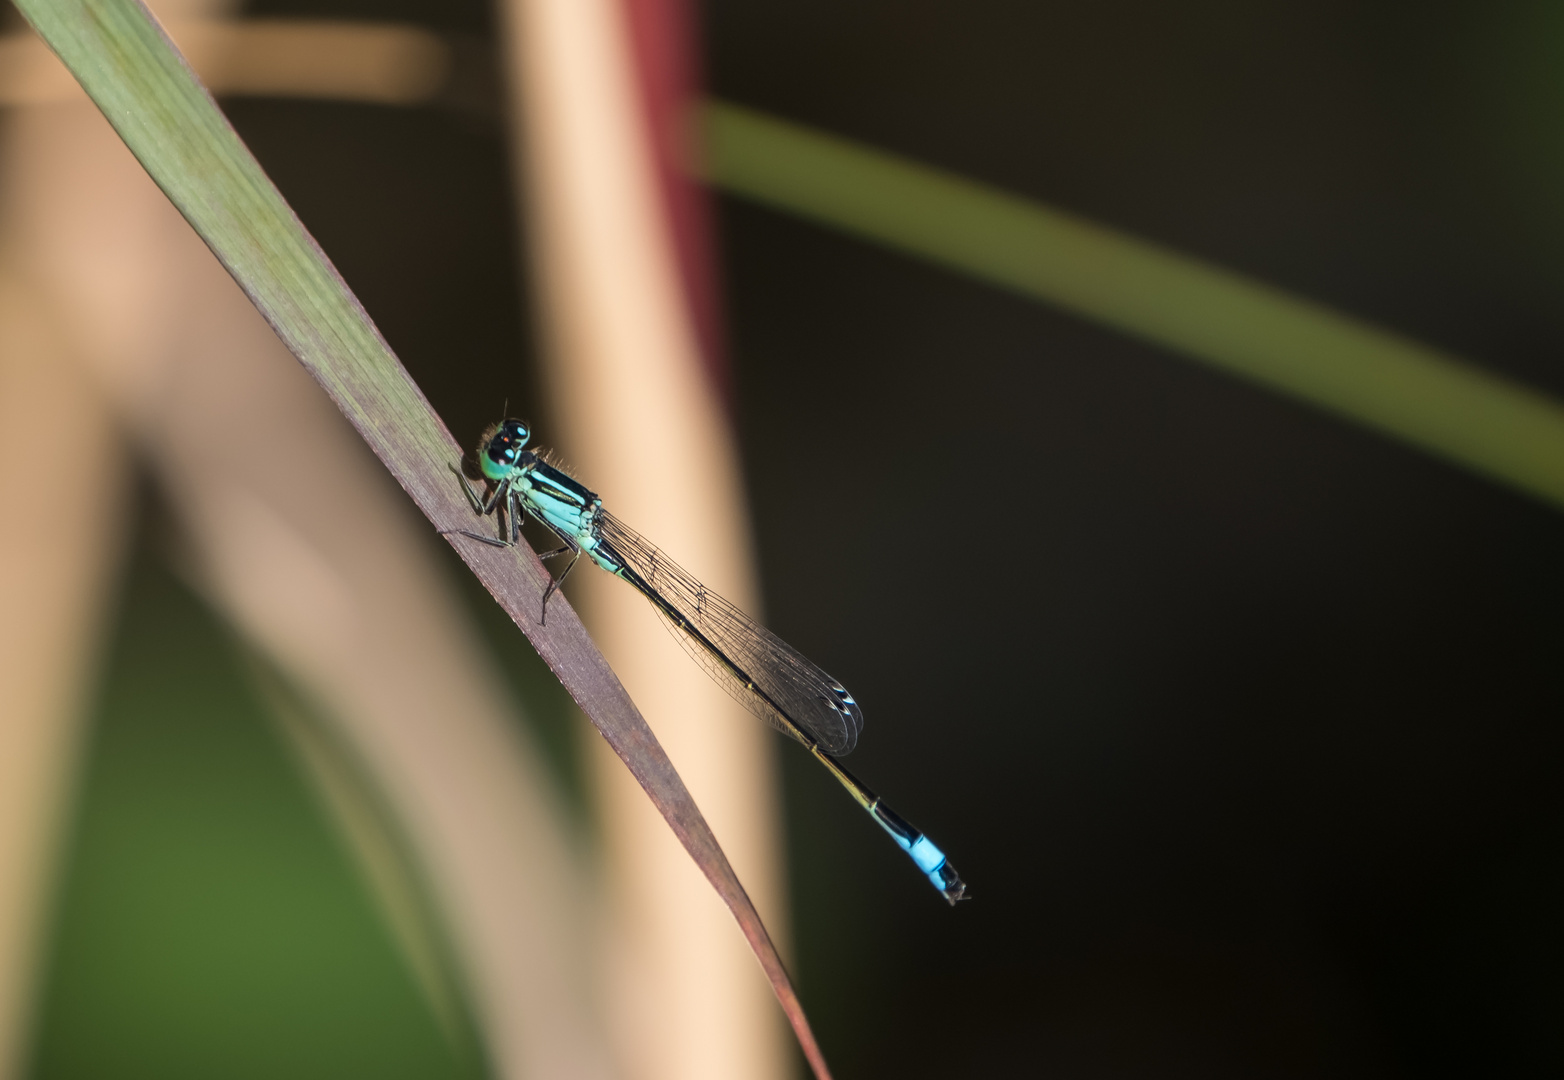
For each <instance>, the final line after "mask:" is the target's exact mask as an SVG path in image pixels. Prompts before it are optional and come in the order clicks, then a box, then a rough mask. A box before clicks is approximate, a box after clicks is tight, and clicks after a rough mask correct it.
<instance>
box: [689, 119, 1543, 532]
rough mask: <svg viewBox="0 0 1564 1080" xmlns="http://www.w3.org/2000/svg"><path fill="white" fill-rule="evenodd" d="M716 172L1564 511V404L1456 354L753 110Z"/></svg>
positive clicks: (713, 165) (723, 129) (722, 136)
mask: <svg viewBox="0 0 1564 1080" xmlns="http://www.w3.org/2000/svg"><path fill="white" fill-rule="evenodd" d="M702 118H703V123H704V129H705V148H706V160H705V163H704V167H705V169H706V171H707V175H708V177H709V179H710V180H711V181H712V182H713V183H715V184H717V185H719V186H720V187H723V188H726V189H727V190H729V191H732V192H734V193H736V194H739V195H743V196H745V197H747V198H750V199H753V200H755V201H757V202H760V203H764V204H766V205H768V206H772V207H775V208H777V209H781V210H785V211H788V212H790V213H793V214H798V215H800V216H803V217H806V218H810V219H812V220H815V221H819V222H822V223H824V224H827V225H830V226H833V227H835V228H838V229H842V230H843V231H845V232H849V233H853V234H855V235H858V236H862V237H865V238H867V239H870V240H874V241H877V242H879V243H881V244H884V245H886V246H888V247H892V248H895V249H897V250H900V251H904V252H906V253H908V254H912V255H917V256H919V257H921V258H924V259H928V260H929V261H931V262H934V263H938V264H939V265H942V266H946V267H949V268H950V269H953V270H956V271H958V272H960V273H964V274H968V275H970V276H972V277H975V278H979V279H981V280H983V281H987V282H989V283H991V284H994V285H998V286H1000V287H1002V288H1006V289H1009V290H1011V291H1013V292H1017V293H1020V294H1022V295H1023V296H1027V297H1031V298H1032V299H1036V300H1043V301H1045V302H1047V303H1050V304H1053V305H1055V306H1057V307H1060V308H1063V309H1064V310H1066V311H1071V312H1074V313H1075V314H1077V315H1081V316H1083V317H1085V318H1087V319H1091V320H1093V321H1095V322H1099V323H1102V324H1104V325H1106V326H1110V327H1112V328H1114V329H1116V330H1119V331H1121V332H1123V333H1125V334H1129V335H1130V336H1132V337H1137V338H1140V339H1142V340H1144V341H1149V342H1151V343H1153V344H1156V345H1160V346H1162V347H1164V348H1167V349H1171V350H1172V351H1174V352H1177V353H1181V354H1182V355H1184V356H1187V357H1189V358H1190V359H1193V360H1199V361H1201V362H1202V363H1206V364H1210V365H1211V366H1212V367H1216V368H1220V369H1221V370H1223V371H1226V372H1228V373H1229V374H1232V375H1237V376H1239V377H1241V378H1244V379H1247V380H1249V381H1250V382H1253V383H1256V384H1258V385H1261V386H1264V387H1266V388H1267V389H1270V390H1276V391H1280V392H1282V393H1284V394H1289V395H1291V396H1293V397H1297V398H1301V399H1302V400H1304V401H1308V402H1310V403H1311V404H1314V405H1316V406H1319V407H1320V408H1322V409H1325V410H1327V411H1329V412H1332V413H1336V414H1337V415H1339V416H1343V417H1346V418H1347V419H1349V420H1352V421H1355V422H1356V423H1359V424H1362V425H1364V426H1365V427H1369V428H1373V429H1374V430H1376V431H1379V432H1381V433H1383V434H1386V435H1390V436H1392V437H1393V438H1397V439H1400V440H1402V441H1403V442H1407V443H1410V444H1412V445H1413V446H1416V447H1418V448H1419V449H1422V450H1426V451H1428V452H1429V453H1432V454H1434V455H1436V456H1438V457H1442V458H1444V459H1445V460H1447V461H1452V462H1455V463H1456V464H1459V465H1462V466H1464V467H1466V468H1468V469H1470V470H1472V471H1473V472H1475V473H1478V474H1480V475H1483V476H1486V477H1488V478H1489V479H1491V480H1497V481H1498V482H1500V483H1502V484H1506V485H1508V486H1510V487H1512V488H1516V489H1518V490H1520V491H1523V492H1526V493H1527V494H1529V495H1533V496H1535V497H1537V498H1540V499H1542V500H1543V501H1545V502H1549V503H1552V504H1553V505H1555V506H1564V405H1560V403H1559V402H1557V401H1555V400H1553V399H1552V398H1550V397H1548V396H1547V395H1545V394H1541V393H1538V392H1537V391H1535V390H1531V389H1529V388H1527V387H1525V386H1522V385H1520V384H1518V383H1514V382H1511V381H1509V380H1506V379H1503V378H1501V377H1499V376H1497V375H1493V374H1490V373H1489V372H1486V371H1483V370H1482V369H1480V368H1477V367H1474V366H1472V365H1471V364H1468V363H1466V362H1464V361H1462V360H1459V359H1457V358H1455V357H1453V356H1449V355H1446V354H1444V353H1441V352H1439V351H1438V350H1436V349H1431V348H1429V347H1428V346H1426V345H1421V344H1419V343H1417V342H1415V341H1411V340H1409V339H1407V338H1404V337H1401V336H1398V335H1396V334H1393V333H1391V332H1389V331H1386V330H1382V329H1379V328H1378V327H1374V326H1371V325H1369V324H1367V323H1365V322H1361V321H1359V320H1357V319H1353V318H1350V317H1348V316H1346V315H1342V314H1340V313H1339V312H1335V311H1332V310H1330V309H1329V308H1326V307H1324V306H1322V305H1319V304H1314V303H1311V302H1309V301H1307V300H1303V299H1300V298H1298V297H1295V296H1291V295H1289V294H1287V293H1285V292H1283V291H1282V290H1280V289H1275V288H1271V287H1270V286H1267V285H1264V284H1261V283H1259V282H1256V281H1254V280H1251V279H1249V278H1246V277H1244V276H1242V275H1240V274H1235V273H1233V272H1231V271H1228V270H1224V269H1222V268H1220V267H1217V266H1212V265H1210V264H1209V263H1204V262H1201V261H1200V260H1198V259H1194V258H1190V257H1189V256H1187V255H1180V254H1178V253H1177V252H1174V251H1169V250H1167V249H1165V248H1161V247H1158V246H1157V245H1155V244H1151V243H1148V242H1146V241H1144V240H1139V239H1136V238H1135V237H1132V236H1129V235H1127V234H1125V233H1121V232H1117V231H1115V230H1113V229H1109V228H1105V227H1103V226H1101V225H1097V224H1094V223H1092V222H1089V221H1086V220H1084V219H1081V218H1078V217H1075V216H1073V215H1071V214H1068V213H1065V212H1064V211H1061V210H1056V209H1053V208H1051V207H1048V206H1044V205H1042V204H1041V203H1037V202H1033V201H1031V200H1028V199H1023V198H1019V197H1017V196H1015V195H1011V194H1009V193H1007V192H1004V191H1000V190H998V189H995V188H991V187H988V186H986V185H984V184H980V183H977V182H975V181H972V180H968V179H965V178H963V177H960V176H957V175H955V174H953V173H948V172H944V171H942V170H940V169H935V168H931V167H929V166H927V165H921V164H919V163H917V162H913V161H909V160H907V159H905V158H901V157H898V156H896V155H894V154H889V153H885V152H883V151H880V150H875V149H873V148H870V147H866V146H863V145H861V144H858V143H854V142H851V141H849V140H847V139H841V138H837V137H835V136H832V135H827V134H824V133H822V132H818V131H813V130H810V129H809V128H805V127H801V126H799V125H797V124H791V123H788V122H786V121H783V120H778V119H776V118H774V117H770V116H766V115H764V114H762V113H758V112H754V111H752V110H749V109H744V108H740V107H738V106H736V105H730V104H726V103H722V102H709V103H707V105H706V106H705V108H704V110H703V113H702Z"/></svg>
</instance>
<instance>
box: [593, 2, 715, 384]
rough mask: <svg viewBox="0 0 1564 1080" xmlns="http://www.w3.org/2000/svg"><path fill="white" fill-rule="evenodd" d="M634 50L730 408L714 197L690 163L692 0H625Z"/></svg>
mask: <svg viewBox="0 0 1564 1080" xmlns="http://www.w3.org/2000/svg"><path fill="white" fill-rule="evenodd" d="M621 3H622V4H623V6H624V13H625V22H626V25H627V26H628V28H629V31H630V43H631V49H632V51H633V53H634V62H635V74H636V85H637V89H638V90H639V94H638V95H637V96H638V98H639V101H640V105H641V114H642V117H643V120H644V123H645V129H646V132H647V139H648V143H649V145H650V146H651V150H652V160H653V163H654V165H655V168H656V174H657V188H658V193H659V195H660V196H661V201H662V210H663V219H664V221H665V222H666V223H667V228H668V237H669V241H670V243H671V244H672V246H673V250H674V258H675V260H676V262H677V264H678V270H679V277H680V280H681V282H682V283H683V285H684V290H683V292H684V302H685V308H686V310H687V311H688V312H689V315H690V323H691V325H692V326H693V327H694V329H695V337H696V344H697V345H698V347H699V348H700V353H701V366H702V368H703V369H704V370H705V372H706V375H707V377H708V379H710V381H711V384H712V387H713V389H714V390H715V391H716V393H717V396H718V397H719V398H720V399H721V400H722V402H723V403H724V404H725V405H727V406H728V407H729V408H730V409H731V407H732V403H733V380H732V374H731V372H730V370H729V368H728V364H727V354H726V350H725V349H724V341H723V327H722V304H721V292H720V288H719V285H718V275H717V259H716V243H715V235H714V233H715V230H714V229H713V227H712V214H711V203H710V200H709V198H708V196H707V193H706V189H705V187H704V186H702V185H700V184H698V183H696V182H695V180H694V179H692V177H693V170H692V169H691V168H690V166H691V164H692V163H693V162H694V160H695V155H696V154H698V153H699V147H698V146H697V145H696V142H695V139H696V135H695V129H694V123H693V120H694V109H695V107H696V105H697V104H698V96H699V90H700V83H701V78H700V55H699V50H698V49H697V47H696V26H695V15H694V12H693V11H692V9H691V6H690V3H689V0H621Z"/></svg>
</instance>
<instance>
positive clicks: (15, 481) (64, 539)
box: [0, 139, 129, 1080]
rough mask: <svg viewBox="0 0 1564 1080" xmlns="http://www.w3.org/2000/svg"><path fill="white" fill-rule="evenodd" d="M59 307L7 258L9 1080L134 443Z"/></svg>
mask: <svg viewBox="0 0 1564 1080" xmlns="http://www.w3.org/2000/svg"><path fill="white" fill-rule="evenodd" d="M5 143H9V140H8V139H7V140H5ZM5 143H0V145H5ZM6 148H7V149H9V147H8V146H7V147H6ZM61 316H62V313H61V312H60V311H58V310H57V309H55V308H53V307H52V306H51V305H50V304H48V303H47V302H46V300H44V299H43V298H41V297H39V296H38V295H37V293H36V291H34V290H32V289H31V288H29V284H28V282H27V281H26V280H25V278H24V277H22V276H21V275H19V274H18V273H16V271H15V267H14V266H12V265H11V264H10V262H9V260H7V259H5V257H4V255H3V254H0V1080H10V1078H12V1077H19V1076H21V1075H23V1069H24V1066H25V1055H26V1041H27V1031H28V1028H29V1026H30V1021H31V1019H32V1011H33V1009H32V1000H33V994H32V987H33V985H34V984H35V981H36V977H37V972H38V970H39V964H40V962H41V960H42V959H43V953H44V951H45V950H44V949H43V947H42V946H43V942H44V941H45V940H46V936H47V930H48V927H49V922H50V920H49V919H48V917H47V901H48V896H49V892H50V885H51V883H52V881H53V879H54V868H55V863H56V861H57V860H56V858H55V853H56V852H57V850H58V848H59V843H60V838H61V836H62V835H63V833H64V830H63V828H62V825H63V824H64V821H65V820H66V818H67V817H68V815H67V814H66V807H67V803H68V793H69V792H70V790H71V778H72V775H73V772H74V763H75V760H76V756H77V753H76V751H77V745H78V743H79V741H80V738H79V736H80V728H81V719H82V715H83V710H84V709H85V707H86V705H87V702H88V700H89V699H90V696H91V693H92V688H93V671H94V669H95V664H94V661H95V660H96V658H97V656H96V654H97V652H98V649H97V645H98V641H99V637H100V631H101V630H102V624H103V622H104V614H105V608H106V604H105V603H104V601H105V598H106V597H107V596H108V587H109V582H110V579H111V578H112V576H113V572H114V570H115V568H116V567H117V565H118V563H119V561H120V555H121V552H122V550H123V548H124V544H125V536H126V535H127V533H126V530H125V529H124V527H123V526H124V522H125V514H126V510H127V507H128V504H129V499H127V498H126V481H127V479H128V477H127V473H128V470H127V469H125V467H124V463H123V458H124V448H123V443H122V440H121V438H120V435H119V432H118V430H117V429H116V426H115V423H114V420H113V417H112V415H111V414H110V412H109V410H108V407H107V403H106V402H105V401H104V400H103V396H102V394H101V393H100V392H99V391H98V390H97V388H96V387H95V386H93V384H92V383H91V381H90V380H88V379H87V378H86V377H85V374H84V372H83V371H82V369H81V366H80V364H79V363H78V362H77V361H76V358H75V357H74V356H73V355H72V353H73V348H74V343H73V342H72V341H71V340H70V338H69V336H68V334H67V333H66V330H65V326H66V322H65V320H64V319H63V318H62V317H61ZM84 475H86V476H91V477H92V483H91V485H90V487H89V488H87V489H85V490H84V489H83V487H82V486H81V483H80V479H81V477H82V476H84ZM84 494H85V495H86V497H85V498H83V495H84ZM61 499H68V500H71V502H72V506H71V507H70V509H71V510H72V511H73V512H74V514H75V516H76V519H77V520H76V522H75V524H74V525H73V526H72V527H70V528H66V529H60V528H57V527H55V526H54V525H52V524H51V525H41V524H40V522H58V521H60V520H61V516H60V515H58V514H39V512H38V508H39V507H40V506H52V505H55V504H57V503H58V502H59V501H60V500H61Z"/></svg>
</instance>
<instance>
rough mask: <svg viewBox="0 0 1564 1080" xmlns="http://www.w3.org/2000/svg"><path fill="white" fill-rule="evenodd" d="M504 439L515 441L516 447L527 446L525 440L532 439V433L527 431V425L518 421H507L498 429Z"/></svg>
mask: <svg viewBox="0 0 1564 1080" xmlns="http://www.w3.org/2000/svg"><path fill="white" fill-rule="evenodd" d="M500 431H501V432H502V433H503V434H504V435H505V436H506V438H509V439H513V440H515V443H516V445H517V446H525V445H527V440H528V439H530V438H531V437H532V432H530V431H528V430H527V425H526V424H523V423H522V422H521V421H520V420H507V421H505V424H504V425H503V426H502V427H501V428H500Z"/></svg>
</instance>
